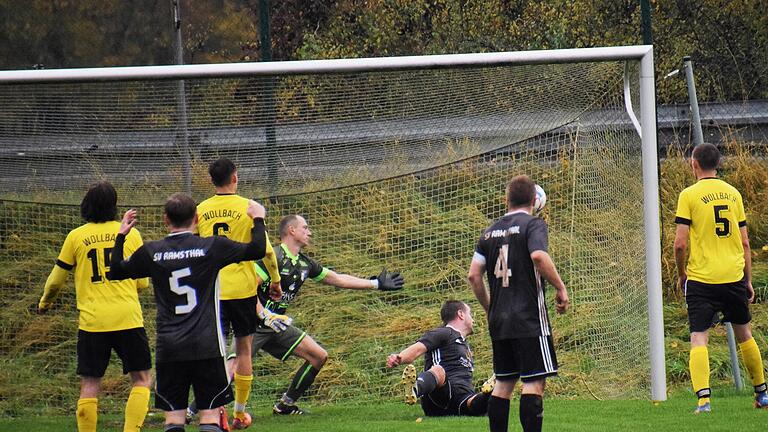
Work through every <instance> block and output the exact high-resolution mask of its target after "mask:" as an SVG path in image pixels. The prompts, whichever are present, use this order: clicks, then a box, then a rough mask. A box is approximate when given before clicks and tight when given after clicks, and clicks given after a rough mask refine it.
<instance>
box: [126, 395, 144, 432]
mask: <svg viewBox="0 0 768 432" xmlns="http://www.w3.org/2000/svg"><path fill="white" fill-rule="evenodd" d="M148 409H149V389H148V388H147V387H142V386H135V387H133V388H132V389H131V394H130V395H128V402H126V403H125V425H124V426H123V432H139V431H140V430H141V427H142V426H143V425H144V418H145V417H146V416H147V410H148Z"/></svg>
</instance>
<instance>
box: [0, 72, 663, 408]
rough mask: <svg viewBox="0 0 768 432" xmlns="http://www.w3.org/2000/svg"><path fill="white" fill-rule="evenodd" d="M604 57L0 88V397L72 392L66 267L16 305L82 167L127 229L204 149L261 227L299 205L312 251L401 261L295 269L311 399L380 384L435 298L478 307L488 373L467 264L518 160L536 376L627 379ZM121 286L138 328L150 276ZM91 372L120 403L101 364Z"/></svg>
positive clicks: (266, 382)
mask: <svg viewBox="0 0 768 432" xmlns="http://www.w3.org/2000/svg"><path fill="white" fill-rule="evenodd" d="M635 68H636V65H635V64H630V65H629V68H628V70H629V81H630V90H631V92H634V93H633V94H634V95H635V96H636V95H637V93H636V91H635V89H636V88H637V72H636V69H635ZM624 72H625V64H624V63H623V62H602V63H577V64H558V65H537V66H515V67H512V66H495V67H469V68H461V69H434V70H412V71H390V72H370V73H354V74H353V73H349V74H331V75H311V76H308V75H294V76H275V77H250V78H232V79H209V80H204V79H197V80H188V81H186V82H185V83H183V86H182V87H183V88H184V98H183V100H182V98H181V96H180V95H181V93H180V92H179V89H180V86H179V82H177V81H137V82H104V83H81V84H63V83H58V84H45V85H2V86H0V132H1V133H0V149H1V150H0V152H2V157H0V302H1V303H2V304H1V305H0V306H1V307H0V411H1V412H4V413H14V412H17V411H21V410H23V409H24V408H28V407H39V406H42V405H45V406H48V407H52V408H61V409H70V408H71V407H72V406H73V404H74V401H75V400H76V398H77V386H78V384H77V383H78V381H77V377H76V375H75V372H74V371H75V362H76V357H75V345H76V344H75V341H76V332H77V320H76V316H77V315H76V314H77V311H76V308H75V299H74V287H73V286H72V283H71V278H70V281H69V283H68V286H67V288H66V289H65V290H64V292H63V293H62V295H61V296H60V298H59V300H58V301H57V302H56V304H55V306H54V308H53V309H52V310H51V311H50V312H49V313H48V314H47V315H43V316H38V315H36V314H35V313H34V309H33V307H34V305H36V303H37V300H38V299H39V297H40V295H41V293H42V289H43V284H44V282H45V279H46V277H47V275H48V272H49V271H50V270H51V268H52V266H53V263H54V261H55V259H56V256H57V254H58V251H59V249H60V247H61V244H62V242H63V241H64V238H65V236H66V234H67V232H69V230H71V229H73V228H75V227H76V226H78V225H79V224H81V223H82V221H81V220H80V218H79V206H78V204H79V202H80V200H81V199H82V196H83V194H84V192H85V190H86V188H87V186H88V185H89V184H90V183H92V182H94V181H96V180H99V179H106V180H109V181H110V182H112V183H113V184H115V186H116V187H117V189H118V191H119V207H120V211H121V212H122V211H124V210H126V209H128V208H131V207H134V208H138V209H139V212H140V213H139V218H140V222H139V225H138V228H139V230H140V231H141V233H142V235H143V237H144V239H145V241H146V240H151V239H158V238H160V237H161V236H163V235H164V234H165V231H164V228H163V227H162V226H161V214H160V212H161V204H162V202H164V200H165V198H166V197H167V196H168V195H169V194H170V193H172V192H175V191H179V190H182V191H183V190H188V191H190V192H191V193H192V194H193V196H194V197H195V198H196V199H198V200H202V199H204V198H206V197H207V196H209V195H211V194H212V193H213V188H212V186H211V185H210V182H209V178H208V175H207V164H208V163H209V162H210V161H211V160H213V159H215V158H217V157H220V156H226V157H229V158H231V159H233V160H234V161H235V163H236V164H237V166H238V167H239V178H240V182H241V183H240V190H239V193H240V194H242V195H244V196H248V197H254V198H257V199H259V200H260V201H262V202H263V203H264V204H265V205H266V206H267V210H268V216H267V218H268V221H267V222H268V227H269V232H270V234H271V237H272V240H273V241H277V238H278V235H277V231H276V226H277V223H278V221H279V219H280V217H281V216H283V215H286V214H290V213H299V214H302V215H304V216H305V217H306V218H307V220H308V222H309V224H310V227H311V229H312V231H313V243H314V245H313V246H312V247H310V248H309V249H308V252H309V253H310V254H311V255H312V256H313V257H314V258H316V259H317V260H318V261H320V262H321V263H323V264H324V265H325V266H327V267H331V268H333V269H335V270H336V271H339V272H344V273H352V274H356V275H360V276H367V275H373V274H377V273H378V272H380V271H381V268H382V267H384V266H386V267H387V268H389V269H391V270H397V271H401V272H402V273H403V275H404V277H405V282H406V284H405V289H403V290H402V291H397V292H392V293H382V292H370V291H366V292H356V291H350V290H340V289H334V288H329V287H325V286H322V285H320V284H316V283H314V282H308V283H307V284H306V285H305V286H304V288H303V290H302V293H301V295H300V296H299V299H298V300H297V301H296V302H295V303H294V304H293V305H292V306H291V307H290V308H289V314H290V315H292V316H294V318H295V323H296V325H298V326H299V327H300V328H302V329H304V330H306V331H307V332H308V333H309V334H310V335H312V336H313V337H314V338H315V339H316V340H317V341H318V342H320V344H321V345H323V346H324V347H325V348H326V349H327V350H328V352H329V360H328V363H327V364H326V366H325V367H324V368H323V371H322V372H321V373H320V375H319V376H318V378H317V380H316V382H315V384H314V386H313V387H312V388H311V390H310V392H309V397H310V398H313V400H314V401H315V402H316V403H325V402H334V401H358V400H367V401H370V400H379V399H394V398H396V397H398V396H399V395H398V394H396V393H395V390H394V387H393V386H394V384H395V383H396V382H397V381H398V380H399V375H400V371H390V370H387V369H386V368H385V367H384V363H385V359H386V356H387V355H388V354H389V353H391V352H395V351H398V350H400V349H402V348H403V347H404V346H406V345H407V344H410V343H412V342H413V341H415V340H416V339H417V338H418V337H419V336H420V335H421V334H422V333H423V332H425V331H426V330H429V329H430V328H432V327H435V326H437V325H439V324H440V322H439V308H440V305H441V304H442V302H443V301H445V300H446V299H450V298H458V299H462V300H464V301H467V302H468V303H469V304H470V305H471V306H472V307H473V309H474V311H475V316H476V318H480V319H477V321H476V328H475V335H473V336H472V337H471V338H470V342H471V345H472V347H473V352H474V360H475V366H476V371H475V378H476V380H477V381H478V382H482V381H483V380H484V379H485V378H487V376H488V375H489V374H490V373H491V369H492V365H491V349H490V340H489V337H488V335H487V327H486V321H485V319H483V317H484V314H483V313H482V310H481V308H480V306H479V304H478V303H477V302H476V301H475V300H474V297H473V296H472V293H471V291H470V290H469V287H468V285H467V283H466V274H467V270H468V267H469V262H470V259H471V256H472V253H473V250H474V246H475V243H476V242H477V240H478V239H479V237H480V235H481V233H482V231H483V229H484V228H486V227H487V226H488V225H489V224H490V223H491V222H492V221H494V220H495V219H497V218H498V217H500V216H501V215H503V214H504V212H505V206H504V202H503V194H504V186H505V184H506V182H507V181H508V180H509V179H510V178H511V177H512V176H513V175H516V174H521V173H525V174H528V175H530V176H532V177H533V179H534V180H535V181H536V182H537V183H539V184H541V185H542V186H543V187H544V189H545V190H546V192H547V195H548V202H547V207H546V209H545V211H544V212H543V215H542V217H544V218H545V219H546V220H547V221H548V223H549V230H550V231H549V232H550V253H551V255H552V256H553V258H554V260H555V262H556V264H557V265H558V268H559V270H560V272H561V274H562V276H563V279H564V281H565V283H566V285H567V287H568V288H569V291H570V294H571V298H572V304H573V309H572V310H571V312H569V313H568V314H567V315H564V316H557V317H556V316H555V313H554V308H553V307H551V306H552V298H551V292H550V293H549V294H550V295H548V304H549V305H550V309H551V312H550V317H551V320H552V322H553V327H554V336H555V345H556V348H557V354H558V360H559V362H560V365H561V369H560V378H558V379H554V380H552V381H551V383H550V384H549V385H548V389H549V390H548V391H551V392H552V393H554V394H559V395H564V396H587V395H593V396H597V397H608V398H610V397H623V398H625V397H642V396H645V395H647V393H648V386H649V360H648V349H649V348H648V335H647V333H648V330H647V329H648V318H647V309H648V306H647V295H646V285H645V258H644V248H643V242H644V238H643V219H642V205H643V199H642V196H643V195H642V192H643V191H642V187H643V186H642V173H641V152H640V139H639V137H638V135H637V132H636V131H635V129H634V128H633V126H632V123H631V121H630V117H629V116H628V114H627V112H626V111H625V106H624V98H623V95H622V91H623V86H624ZM635 105H636V104H635ZM183 106H186V111H185V112H184V115H180V114H179V113H180V107H183ZM635 109H636V111H638V110H637V107H636V106H635ZM638 112H639V111H638ZM79 264H80V265H88V263H79ZM489 265H493V263H489ZM150 289H151V288H150ZM550 291H551V287H550ZM141 298H142V301H143V304H144V316H145V323H146V327H147V328H148V331H149V334H150V338H153V337H154V315H155V312H154V305H153V301H152V295H151V292H147V293H144V294H142V296H141ZM299 364H300V362H299V361H298V360H297V359H291V360H289V361H287V362H286V363H281V362H278V361H276V360H274V359H272V358H271V357H269V356H266V357H265V356H260V357H258V358H257V359H256V360H255V372H254V373H255V375H256V377H255V380H254V384H253V393H252V396H251V399H252V401H253V403H259V402H258V401H265V400H270V401H271V400H272V399H274V398H275V397H277V396H279V394H280V392H281V391H283V390H284V389H285V388H286V387H287V385H288V384H289V382H290V379H291V376H292V373H293V371H294V370H295V369H296V368H297V367H298V365H299ZM418 364H419V365H420V364H421V360H420V361H419V362H418ZM104 387H105V391H106V394H107V395H113V396H115V397H114V398H111V399H110V398H109V397H107V398H105V399H104V400H105V401H109V400H114V402H115V403H116V406H118V407H119V406H122V404H123V398H124V395H125V394H126V393H125V391H126V389H127V387H128V380H127V379H126V378H124V377H121V376H120V375H119V367H117V366H116V364H115V365H113V366H111V367H110V370H109V371H108V374H107V377H106V378H105V382H104Z"/></svg>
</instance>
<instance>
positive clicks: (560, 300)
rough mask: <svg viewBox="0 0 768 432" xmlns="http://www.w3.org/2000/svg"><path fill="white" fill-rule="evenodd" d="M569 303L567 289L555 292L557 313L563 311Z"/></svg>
mask: <svg viewBox="0 0 768 432" xmlns="http://www.w3.org/2000/svg"><path fill="white" fill-rule="evenodd" d="M570 305H571V299H570V298H568V291H566V289H565V288H563V289H559V290H557V291H556V292H555V309H556V310H557V313H560V314H562V313H565V311H567V310H568V307H569V306H570Z"/></svg>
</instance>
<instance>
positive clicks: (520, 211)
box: [504, 209, 530, 216]
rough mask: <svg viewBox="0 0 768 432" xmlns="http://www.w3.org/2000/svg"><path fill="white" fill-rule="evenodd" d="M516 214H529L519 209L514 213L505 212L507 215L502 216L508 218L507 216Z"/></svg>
mask: <svg viewBox="0 0 768 432" xmlns="http://www.w3.org/2000/svg"><path fill="white" fill-rule="evenodd" d="M518 213H525V214H527V215H529V214H530V213H528V212H527V211H525V210H523V209H520V210H515V211H511V212H507V213H505V214H504V216H509V215H513V214H518Z"/></svg>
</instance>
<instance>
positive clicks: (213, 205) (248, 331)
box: [197, 158, 280, 429]
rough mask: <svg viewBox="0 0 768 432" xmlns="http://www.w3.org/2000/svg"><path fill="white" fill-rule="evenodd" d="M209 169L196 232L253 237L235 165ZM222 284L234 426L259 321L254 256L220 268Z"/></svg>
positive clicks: (270, 257)
mask: <svg viewBox="0 0 768 432" xmlns="http://www.w3.org/2000/svg"><path fill="white" fill-rule="evenodd" d="M208 173H209V174H210V176H211V182H212V183H213V185H214V187H215V188H216V195H214V196H212V197H211V198H208V199H207V200H205V201H203V202H201V203H200V204H199V205H198V206H197V214H198V218H199V219H198V226H197V229H198V233H199V234H200V236H201V237H209V236H224V237H227V238H229V239H230V240H234V241H238V242H243V243H245V242H249V241H250V240H251V228H253V220H252V219H251V218H249V217H247V216H246V210H247V208H248V202H249V200H248V199H247V198H244V197H241V196H239V195H237V182H238V178H237V169H236V167H235V164H234V163H232V161H231V160H229V159H226V158H221V159H218V160H216V161H214V162H212V163H211V164H210V166H209V167H208ZM264 261H265V262H266V263H267V270H268V272H269V274H270V276H271V277H272V281H274V282H273V289H276V290H279V289H280V288H279V287H280V285H279V284H280V273H279V272H278V270H277V261H276V260H275V253H274V250H273V249H272V245H271V244H270V242H269V238H267V252H266V255H265V257H264ZM218 282H219V286H220V287H221V288H220V289H221V315H222V322H224V325H225V328H226V327H229V326H230V325H231V327H232V330H233V333H234V335H235V355H236V360H235V368H234V369H235V380H234V381H235V383H234V386H235V409H234V419H233V423H232V426H233V427H234V428H235V429H245V428H247V427H248V426H249V425H250V424H251V418H250V415H249V414H248V413H246V412H245V404H246V402H247V401H248V396H249V394H250V391H251V382H252V381H253V363H252V354H251V344H252V341H253V333H254V332H255V331H256V328H257V327H258V325H259V319H258V317H257V316H256V305H257V303H258V302H259V298H258V296H257V291H256V289H257V286H258V282H259V280H257V278H256V268H255V263H254V262H253V261H245V262H241V263H236V264H230V265H228V266H227V267H224V268H223V269H221V271H220V272H219V278H218Z"/></svg>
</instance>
